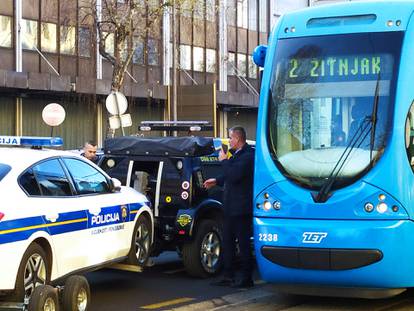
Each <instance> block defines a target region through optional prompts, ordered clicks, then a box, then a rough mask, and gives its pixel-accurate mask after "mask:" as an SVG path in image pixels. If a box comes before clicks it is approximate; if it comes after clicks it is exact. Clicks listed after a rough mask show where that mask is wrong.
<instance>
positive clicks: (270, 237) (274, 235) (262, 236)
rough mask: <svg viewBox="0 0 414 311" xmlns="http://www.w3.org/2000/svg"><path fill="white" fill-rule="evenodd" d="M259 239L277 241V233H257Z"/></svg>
mask: <svg viewBox="0 0 414 311" xmlns="http://www.w3.org/2000/svg"><path fill="white" fill-rule="evenodd" d="M259 241H263V242H277V233H259Z"/></svg>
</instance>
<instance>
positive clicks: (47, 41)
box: [41, 23, 57, 53]
mask: <svg viewBox="0 0 414 311" xmlns="http://www.w3.org/2000/svg"><path fill="white" fill-rule="evenodd" d="M41 30H42V33H41V49H42V51H43V52H49V53H56V52H57V44H56V37H57V36H56V31H57V26H56V24H52V23H41Z"/></svg>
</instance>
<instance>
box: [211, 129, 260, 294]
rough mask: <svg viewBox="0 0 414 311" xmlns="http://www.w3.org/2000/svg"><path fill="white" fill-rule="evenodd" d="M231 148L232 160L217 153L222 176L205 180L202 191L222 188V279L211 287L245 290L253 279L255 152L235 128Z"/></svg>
mask: <svg viewBox="0 0 414 311" xmlns="http://www.w3.org/2000/svg"><path fill="white" fill-rule="evenodd" d="M229 136H230V141H229V143H230V148H231V151H232V154H233V156H232V157H231V158H229V159H228V158H227V153H225V152H224V151H223V149H221V150H220V153H219V160H220V161H221V166H222V168H223V170H222V172H223V173H222V174H221V175H220V176H217V177H216V178H210V179H207V180H206V181H205V182H204V187H205V188H207V189H210V188H211V187H214V186H215V185H219V186H224V202H223V203H224V223H223V261H224V276H223V278H222V279H221V280H220V281H218V282H214V283H212V285H217V286H231V287H234V288H248V287H252V286H253V285H254V283H253V279H252V272H253V258H252V250H251V246H250V237H251V234H252V217H253V171H254V149H253V148H252V147H251V146H249V145H248V144H247V143H246V131H245V130H244V128H242V127H239V126H236V127H233V128H231V129H230V131H229ZM236 239H237V241H238V242H239V249H240V263H241V265H240V271H238V272H239V273H240V278H239V279H238V280H237V279H236V278H235V276H236V275H235V274H236V271H235V269H234V263H233V261H234V257H235V252H236Z"/></svg>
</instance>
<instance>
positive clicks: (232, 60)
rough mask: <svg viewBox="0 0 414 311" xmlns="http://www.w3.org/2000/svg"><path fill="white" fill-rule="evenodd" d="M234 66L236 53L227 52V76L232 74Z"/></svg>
mask: <svg viewBox="0 0 414 311" xmlns="http://www.w3.org/2000/svg"><path fill="white" fill-rule="evenodd" d="M235 66H236V54H234V53H232V52H229V59H228V61H227V74H228V75H229V76H234V74H235V71H234V67H235Z"/></svg>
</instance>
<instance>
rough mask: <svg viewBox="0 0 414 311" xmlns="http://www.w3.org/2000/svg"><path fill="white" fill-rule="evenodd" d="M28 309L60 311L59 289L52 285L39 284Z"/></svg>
mask: <svg viewBox="0 0 414 311" xmlns="http://www.w3.org/2000/svg"><path fill="white" fill-rule="evenodd" d="M27 310H28V311H58V310H59V300H58V294H57V290H56V289H54V288H53V287H52V286H50V285H39V286H37V287H36V288H35V289H34V290H33V293H32V296H31V297H30V301H29V306H28V307H27Z"/></svg>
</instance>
